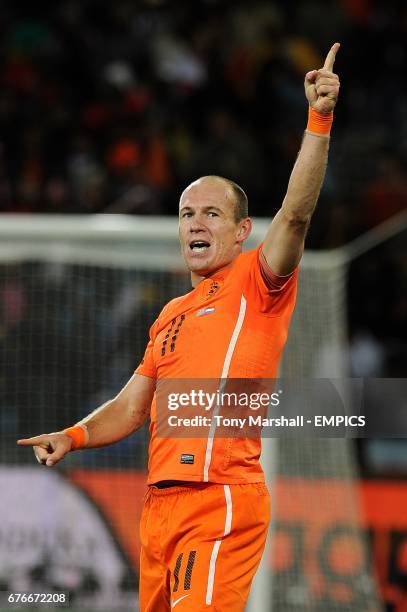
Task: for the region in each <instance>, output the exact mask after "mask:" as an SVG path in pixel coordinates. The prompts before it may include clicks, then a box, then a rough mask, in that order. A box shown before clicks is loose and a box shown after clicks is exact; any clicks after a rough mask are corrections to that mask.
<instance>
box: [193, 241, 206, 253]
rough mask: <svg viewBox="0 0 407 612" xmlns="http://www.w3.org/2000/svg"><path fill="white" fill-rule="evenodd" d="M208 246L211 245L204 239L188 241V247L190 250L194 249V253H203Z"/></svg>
mask: <svg viewBox="0 0 407 612" xmlns="http://www.w3.org/2000/svg"><path fill="white" fill-rule="evenodd" d="M210 246H211V245H210V244H209V242H206V241H205V240H193V241H192V242H190V243H189V248H190V249H191V251H194V253H203V252H204V251H206V250H207V249H209V247H210Z"/></svg>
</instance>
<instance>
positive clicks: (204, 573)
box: [18, 43, 339, 612]
mask: <svg viewBox="0 0 407 612" xmlns="http://www.w3.org/2000/svg"><path fill="white" fill-rule="evenodd" d="M338 48H339V44H338V43H336V44H335V45H333V46H332V48H331V49H330V51H329V53H328V55H327V57H326V60H325V64H324V66H323V68H321V69H320V70H313V71H311V72H309V73H307V75H306V77H305V93H306V97H307V100H308V103H309V121H308V125H307V130H306V132H305V135H304V139H303V142H302V146H301V150H300V152H299V155H298V158H297V161H296V163H295V166H294V169H293V172H292V175H291V178H290V181H289V185H288V190H287V194H286V196H285V198H284V201H283V203H282V206H281V209H280V210H279V212H278V213H277V214H276V216H275V217H274V219H273V221H272V223H271V225H270V227H269V229H268V231H267V234H266V236H265V238H264V241H263V242H262V243H261V244H260V245H259V246H258V248H257V249H255V250H253V251H248V252H245V253H243V252H242V247H243V244H244V242H245V240H246V239H247V238H248V236H249V234H250V231H251V227H252V223H251V220H250V218H249V216H248V204H247V197H246V194H245V192H244V191H243V189H242V188H241V187H239V186H238V185H237V184H236V183H234V182H233V181H231V180H228V179H226V178H223V177H219V176H204V177H201V178H199V179H198V180H196V181H195V182H193V183H192V184H191V185H189V186H188V187H187V188H186V189H185V191H184V192H183V193H182V195H181V199H180V205H179V238H180V244H181V251H182V255H183V258H184V260H185V262H186V265H187V267H188V269H189V271H190V274H191V284H192V290H191V292H190V293H188V294H186V295H184V296H181V297H179V298H176V299H175V300H172V301H171V302H169V303H168V304H167V305H166V306H164V308H163V310H162V311H161V313H160V315H159V316H158V318H157V320H156V321H155V322H154V324H153V325H152V327H151V329H150V340H149V343H148V345H147V348H146V351H145V355H144V358H143V360H142V362H141V363H140V365H139V366H138V368H137V369H136V371H135V373H134V374H133V376H132V377H131V378H130V380H129V382H128V383H127V385H126V386H125V387H124V388H123V389H122V390H121V391H120V392H119V393H118V395H117V396H116V397H115V398H114V399H112V400H110V401H108V402H107V403H106V404H104V405H103V406H101V407H100V408H98V409H97V410H95V411H94V412H93V413H92V414H90V415H89V416H87V417H86V418H85V419H83V420H82V421H81V422H80V423H78V424H76V425H74V426H73V427H70V428H69V429H66V430H64V431H60V432H56V433H52V434H44V435H40V436H35V437H33V438H28V439H24V440H19V441H18V443H19V444H21V445H31V446H33V447H34V452H35V455H36V457H37V460H38V461H39V463H41V464H44V465H46V466H48V467H52V466H53V465H55V464H56V463H58V461H60V460H61V459H62V458H63V457H64V456H65V455H66V454H67V453H68V452H71V451H74V450H76V449H79V448H85V447H87V448H95V447H100V446H104V445H107V444H112V443H114V442H117V441H119V440H121V439H122V438H124V437H126V436H128V435H130V434H131V433H133V432H134V431H136V430H137V429H139V428H140V427H141V426H142V425H143V423H144V422H145V421H146V419H147V418H148V417H150V436H151V438H150V446H149V462H148V481H147V482H148V490H147V493H146V496H145V501H144V508H143V513H142V517H141V558H140V610H142V612H161V611H168V610H170V609H172V608H175V607H177V608H178V610H179V611H180V612H182V611H186V610H194V611H196V610H221V611H222V612H225V611H230V612H239V611H243V610H244V606H245V602H246V600H247V597H248V594H249V590H250V585H251V582H252V579H253V576H254V574H255V572H256V569H257V567H258V564H259V562H260V559H261V555H262V552H263V549H264V544H265V540H266V535H267V530H268V526H269V520H270V508H269V507H270V504H269V494H268V491H267V488H266V486H265V483H264V475H263V472H262V469H261V467H260V463H259V457H260V450H261V449H260V440H259V439H258V438H253V439H248V438H234V437H232V436H231V437H230V438H229V437H217V436H216V424H215V422H214V420H213V419H212V421H211V423H210V426H209V427H208V430H207V434H206V435H205V436H200V437H194V436H193V435H192V434H191V436H190V437H177V436H167V437H165V436H164V437H163V436H162V435H159V434H158V433H157V428H158V421H159V414H158V410H157V394H156V389H157V386H158V385H157V383H159V382H161V383H162V381H167V380H171V381H177V380H185V379H195V380H197V379H205V380H216V381H221V383H220V384H221V386H222V385H223V384H224V381H225V380H229V379H267V378H274V377H275V376H276V374H277V369H278V364H279V360H280V357H281V353H282V350H283V347H284V344H285V340H286V337H287V333H288V327H289V324H290V319H291V314H292V311H293V308H294V304H295V294H296V282H297V267H298V264H299V261H300V259H301V256H302V253H303V249H304V240H305V235H306V232H307V228H308V226H309V223H310V219H311V216H312V213H313V210H314V208H315V205H316V202H317V199H318V195H319V192H320V188H321V185H322V181H323V178H324V174H325V168H326V164H327V156H328V147H329V134H330V128H331V124H332V117H333V109H334V107H335V104H336V101H337V97H338V93H339V79H338V77H337V75H335V74H334V73H333V64H334V60H335V55H336V53H337V51H338ZM172 384H173V385H174V382H172Z"/></svg>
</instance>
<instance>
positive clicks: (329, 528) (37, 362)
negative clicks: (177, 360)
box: [0, 215, 380, 612]
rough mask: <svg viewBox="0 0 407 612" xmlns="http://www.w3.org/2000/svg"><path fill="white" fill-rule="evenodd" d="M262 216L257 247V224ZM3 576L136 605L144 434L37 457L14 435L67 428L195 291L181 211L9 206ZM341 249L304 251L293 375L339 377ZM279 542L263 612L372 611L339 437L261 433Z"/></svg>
mask: <svg viewBox="0 0 407 612" xmlns="http://www.w3.org/2000/svg"><path fill="white" fill-rule="evenodd" d="M265 228H266V222H265V221H264V220H262V221H260V220H257V221H255V225H254V233H253V235H252V237H251V242H250V243H249V244H248V248H251V247H254V246H256V245H257V244H258V243H259V242H260V241H261V240H262V238H263V236H264V232H265ZM0 234H1V244H0V297H1V312H2V317H1V329H0V332H1V336H0V338H1V341H0V361H1V372H2V376H1V385H0V432H1V446H0V486H1V487H2V492H3V494H4V495H3V499H4V503H3V505H2V506H3V510H0V584H2V585H3V586H2V589H3V590H8V591H11V590H14V591H22V590H25V591H27V590H31V591H32V590H37V591H38V590H39V589H41V591H42V592H44V590H45V591H46V590H47V589H48V590H49V589H51V588H52V589H53V590H55V591H64V592H67V593H68V594H69V595H70V597H71V601H72V606H71V607H74V606H77V608H78V609H81V610H86V609H92V610H96V609H100V610H111V609H112V608H113V606H114V607H115V609H117V610H119V609H122V610H134V599H135V592H136V590H137V571H138V553H139V540H138V515H139V512H140V508H141V502H142V495H143V490H144V486H145V467H146V451H147V444H148V433H147V431H146V429H145V428H144V429H143V430H142V431H140V432H138V433H137V434H136V435H135V436H132V437H131V438H129V439H126V440H124V441H122V442H120V443H118V444H116V445H113V446H110V447H106V448H102V449H98V450H87V451H85V452H79V453H73V454H72V455H70V456H68V457H67V458H66V459H65V460H64V461H63V462H62V463H61V464H60V465H58V466H57V468H56V469H54V470H41V469H39V468H38V466H36V465H33V456H32V452H31V451H30V449H22V448H17V447H16V446H15V439H16V438H18V437H27V436H29V435H34V434H38V433H42V432H48V431H54V430H57V429H61V428H63V427H66V426H68V425H71V424H72V423H74V422H76V421H77V420H79V419H80V418H82V417H83V416H85V415H86V414H88V413H89V412H90V411H92V410H93V409H94V408H95V407H97V406H98V405H100V404H102V403H103V402H104V401H106V400H107V399H109V398H110V397H112V396H113V395H114V394H116V393H117V391H118V390H119V389H120V388H121V386H122V385H123V384H124V383H125V382H126V381H127V380H128V378H129V377H130V376H131V374H132V373H133V371H134V369H135V367H136V366H137V365H138V363H139V361H140V359H141V357H142V355H143V352H144V348H145V344H146V342H147V337H148V329H149V326H150V325H151V323H152V322H153V320H154V319H155V317H156V315H157V314H158V312H159V311H160V310H161V308H162V306H163V305H164V304H165V303H166V302H167V301H168V300H169V299H171V298H173V297H175V296H177V295H180V294H182V293H186V292H187V291H189V282H188V276H187V274H186V273H185V271H184V267H183V264H182V262H181V259H180V256H179V252H178V241H177V222H176V220H174V219H168V218H150V219H149V218H135V217H130V218H129V217H126V216H121V215H93V216H89V217H87V216H81V217H75V216H57V215H56V216H53V217H42V216H35V217H31V216H24V215H20V216H18V217H15V216H12V215H2V227H1V229H0ZM346 277H347V262H346V258H344V256H343V254H341V252H340V251H338V252H331V253H306V254H305V257H304V260H303V263H302V269H301V275H300V282H299V296H298V305H297V308H296V312H295V315H294V318H293V323H292V326H291V330H290V335H289V341H288V345H287V348H286V350H285V354H284V359H283V364H282V369H281V374H282V376H284V377H291V378H294V377H333V378H342V377H344V376H345V375H346V373H347V366H346V350H345V348H346V347H345V343H346V330H347V328H346ZM263 464H264V467H265V470H266V473H267V475H268V477H269V478H270V483H269V484H270V487H271V492H272V500H273V521H272V532H271V533H272V538H271V539H272V545H271V547H270V551H269V553H268V554H267V555H266V556H265V559H264V564H263V565H264V567H263V569H262V570H261V571H260V572H259V575H258V578H257V579H256V580H257V585H258V586H255V587H254V589H253V595H252V598H251V603H250V604H249V607H250V606H251V607H250V609H255V610H256V612H262V611H263V610H264V611H266V610H275V611H278V612H299V610H304V609H306V610H309V611H310V612H314V611H315V612H316V611H322V610H324V611H326V610H328V609H329V610H331V611H334V612H335V611H338V612H356V611H359V610H360V611H362V610H363V612H366V611H369V610H371V611H373V610H375V611H376V610H379V609H380V608H379V607H378V601H377V597H376V591H375V583H374V580H373V579H372V571H371V566H370V562H369V560H368V552H367V550H368V549H367V541H366V537H365V536H364V535H363V533H364V532H363V530H360V529H359V527H360V524H361V513H360V509H359V505H358V497H357V490H356V486H355V480H356V478H357V467H356V461H355V456H354V448H353V445H352V443H351V442H349V441H346V440H334V439H330V440H317V439H312V440H311V439H310V440H298V439H296V440H284V439H280V440H278V441H274V440H272V441H267V442H266V443H265V454H264V459H263Z"/></svg>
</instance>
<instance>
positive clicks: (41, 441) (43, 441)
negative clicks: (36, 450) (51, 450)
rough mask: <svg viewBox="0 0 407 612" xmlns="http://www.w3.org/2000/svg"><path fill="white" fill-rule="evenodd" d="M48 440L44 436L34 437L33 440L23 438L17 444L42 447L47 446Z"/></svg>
mask: <svg viewBox="0 0 407 612" xmlns="http://www.w3.org/2000/svg"><path fill="white" fill-rule="evenodd" d="M46 443H47V440H46V438H45V437H44V436H34V437H33V438H22V439H21V440H17V444H19V445H20V446H41V445H45V444H46Z"/></svg>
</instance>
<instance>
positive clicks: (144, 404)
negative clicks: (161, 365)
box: [65, 374, 155, 450]
mask: <svg viewBox="0 0 407 612" xmlns="http://www.w3.org/2000/svg"><path fill="white" fill-rule="evenodd" d="M154 390H155V380H153V379H151V378H148V377H146V376H141V375H138V374H134V375H133V376H132V377H131V379H130V380H129V382H128V383H127V384H126V385H125V387H123V389H122V390H121V391H120V393H119V394H118V395H117V396H116V397H115V398H113V399H112V400H109V401H108V402H106V403H105V404H103V405H102V406H100V407H99V408H97V409H96V410H95V411H94V412H92V413H91V414H89V415H88V416H87V417H85V418H84V419H82V421H80V422H79V423H78V424H77V425H75V426H74V427H73V428H69V430H65V432H66V433H68V434H69V435H70V436H71V437H72V439H73V441H74V444H73V450H75V449H76V448H83V447H86V448H97V447H99V446H106V445H108V444H114V442H118V441H119V440H122V439H123V438H126V437H127V436H129V435H130V434H132V433H133V432H135V431H136V430H137V429H140V427H142V426H143V424H144V423H145V421H146V420H147V417H148V416H149V414H150V406H151V401H152V398H153V395H154Z"/></svg>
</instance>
